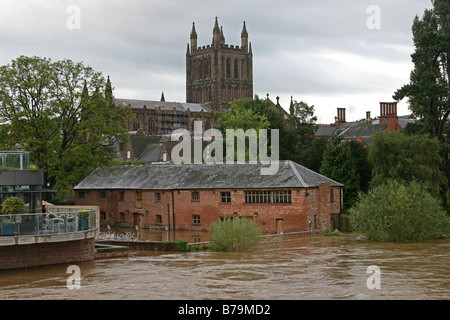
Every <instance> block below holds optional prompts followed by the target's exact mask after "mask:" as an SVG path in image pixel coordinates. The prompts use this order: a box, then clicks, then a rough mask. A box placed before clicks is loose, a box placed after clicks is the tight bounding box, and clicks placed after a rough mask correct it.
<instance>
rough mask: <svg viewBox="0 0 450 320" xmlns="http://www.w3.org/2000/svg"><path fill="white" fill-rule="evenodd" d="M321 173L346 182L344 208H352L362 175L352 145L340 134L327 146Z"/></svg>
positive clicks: (343, 182)
mask: <svg viewBox="0 0 450 320" xmlns="http://www.w3.org/2000/svg"><path fill="white" fill-rule="evenodd" d="M320 173H321V174H323V175H324V176H326V177H328V178H330V179H333V180H335V181H337V182H340V183H342V184H344V208H345V209H348V208H350V207H351V206H352V205H353V203H354V202H355V200H356V199H357V197H358V192H359V191H360V187H359V185H360V177H359V173H358V171H357V169H356V162H355V158H354V157H353V155H352V149H351V146H350V145H349V144H348V143H342V141H341V139H340V137H339V136H334V137H332V141H331V143H330V144H328V145H327V146H326V148H325V152H324V154H323V160H322V166H321V168H320Z"/></svg>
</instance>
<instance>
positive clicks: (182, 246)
mask: <svg viewBox="0 0 450 320" xmlns="http://www.w3.org/2000/svg"><path fill="white" fill-rule="evenodd" d="M170 242H171V243H176V244H177V248H178V251H179V252H187V251H189V248H188V245H187V241H185V240H173V241H170Z"/></svg>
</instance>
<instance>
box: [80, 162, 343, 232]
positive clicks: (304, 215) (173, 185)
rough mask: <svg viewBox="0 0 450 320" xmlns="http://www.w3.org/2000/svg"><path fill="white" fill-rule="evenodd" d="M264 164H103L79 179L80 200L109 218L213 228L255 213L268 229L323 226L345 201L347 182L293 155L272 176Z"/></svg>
mask: <svg viewBox="0 0 450 320" xmlns="http://www.w3.org/2000/svg"><path fill="white" fill-rule="evenodd" d="M261 166H262V165H261V164H214V165H208V164H189V165H174V164H157V165H155V164H154V165H127V166H113V167H106V168H97V169H96V170H95V171H94V172H92V173H91V174H90V175H89V176H88V177H87V178H86V179H85V180H83V181H82V182H81V183H80V184H78V185H77V186H76V187H75V188H74V189H75V191H76V195H75V204H76V205H98V206H100V212H101V222H102V223H103V225H105V224H108V225H112V226H122V227H134V226H135V225H136V226H139V228H164V227H166V226H168V227H169V228H170V229H175V230H192V231H201V230H207V229H208V228H209V226H210V224H211V223H212V222H217V221H219V219H223V218H232V219H236V218H246V219H252V220H254V221H255V222H256V224H257V225H258V226H259V227H261V229H262V230H263V232H265V233H282V232H296V231H306V230H309V229H323V228H325V227H327V226H331V221H332V220H333V218H334V216H335V215H337V214H339V212H340V210H341V207H342V200H343V199H342V188H343V185H342V184H340V183H338V182H336V181H333V180H331V179H329V178H327V177H324V176H322V175H320V174H318V173H316V172H313V171H311V170H309V169H307V168H305V167H303V166H300V165H298V164H296V163H294V162H292V161H280V164H279V170H278V172H277V173H276V174H274V175H261V174H260V169H261Z"/></svg>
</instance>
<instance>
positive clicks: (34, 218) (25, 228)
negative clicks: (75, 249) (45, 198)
mask: <svg viewBox="0 0 450 320" xmlns="http://www.w3.org/2000/svg"><path fill="white" fill-rule="evenodd" d="M95 216H96V212H95V210H93V209H81V210H80V209H77V210H72V211H69V212H57V213H56V212H55V213H53V212H47V213H30V214H15V215H0V231H1V232H0V236H22V235H45V234H61V233H71V232H85V231H89V230H94V229H95V228H96V223H95V220H96V217H95Z"/></svg>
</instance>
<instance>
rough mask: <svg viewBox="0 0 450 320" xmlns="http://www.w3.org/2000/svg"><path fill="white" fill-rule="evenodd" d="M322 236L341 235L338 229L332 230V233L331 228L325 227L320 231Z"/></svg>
mask: <svg viewBox="0 0 450 320" xmlns="http://www.w3.org/2000/svg"><path fill="white" fill-rule="evenodd" d="M322 234H323V235H324V236H340V235H341V234H342V233H341V232H340V231H339V230H338V229H334V231H332V230H331V228H329V227H326V228H325V229H323V230H322Z"/></svg>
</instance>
